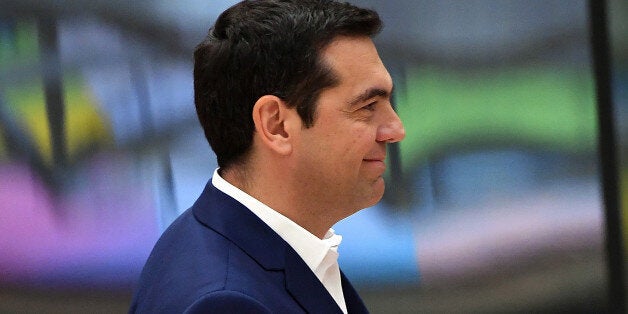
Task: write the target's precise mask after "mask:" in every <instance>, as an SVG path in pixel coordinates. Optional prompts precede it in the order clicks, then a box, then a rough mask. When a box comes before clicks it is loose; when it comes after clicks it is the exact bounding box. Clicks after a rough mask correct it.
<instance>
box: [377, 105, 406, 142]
mask: <svg viewBox="0 0 628 314" xmlns="http://www.w3.org/2000/svg"><path fill="white" fill-rule="evenodd" d="M404 137H406V130H405V129H404V127H403V123H402V122H401V119H399V115H397V113H396V112H395V111H394V110H393V109H392V107H390V108H389V114H388V115H387V118H386V120H385V121H384V123H382V124H381V125H380V126H379V128H378V129H377V137H376V140H377V141H378V142H384V143H396V142H400V141H401V140H403V138H404Z"/></svg>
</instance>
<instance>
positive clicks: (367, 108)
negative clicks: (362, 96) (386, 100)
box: [362, 102, 376, 111]
mask: <svg viewBox="0 0 628 314" xmlns="http://www.w3.org/2000/svg"><path fill="white" fill-rule="evenodd" d="M375 104H376V102H372V103H370V104H368V105H366V106H364V107H362V109H366V110H368V111H375Z"/></svg>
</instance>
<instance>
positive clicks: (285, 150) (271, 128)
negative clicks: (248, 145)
mask: <svg viewBox="0 0 628 314" xmlns="http://www.w3.org/2000/svg"><path fill="white" fill-rule="evenodd" d="M291 118H292V114H291V112H290V109H289V108H288V107H287V104H286V102H285V101H283V100H282V99H281V98H279V97H277V96H273V95H264V96H262V97H260V98H259V99H258V100H257V101H256V102H255V105H254V106H253V122H254V123H255V133H256V134H255V135H256V136H258V137H259V139H260V140H261V142H262V143H263V144H264V145H265V146H266V147H268V148H269V149H271V150H273V151H275V152H276V153H278V154H280V155H289V154H290V153H291V152H292V143H291V138H290V132H289V129H288V128H287V127H286V124H287V120H289V119H291Z"/></svg>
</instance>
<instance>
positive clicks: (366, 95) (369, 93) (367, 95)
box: [349, 87, 395, 106]
mask: <svg viewBox="0 0 628 314" xmlns="http://www.w3.org/2000/svg"><path fill="white" fill-rule="evenodd" d="M394 89H395V88H394V87H393V90H392V91H390V92H388V91H387V90H385V89H383V88H377V87H374V88H369V89H367V90H365V91H364V92H363V93H361V94H360V95H358V96H356V97H354V98H352V99H351V100H350V101H349V105H350V106H354V105H357V104H359V103H361V102H364V101H367V100H369V99H371V98H374V97H386V98H390V97H391V95H392V93H393V92H394Z"/></svg>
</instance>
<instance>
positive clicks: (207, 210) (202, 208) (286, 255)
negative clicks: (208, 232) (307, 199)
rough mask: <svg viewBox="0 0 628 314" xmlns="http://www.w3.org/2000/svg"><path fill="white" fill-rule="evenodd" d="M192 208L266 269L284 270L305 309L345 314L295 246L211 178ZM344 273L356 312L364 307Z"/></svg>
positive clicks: (288, 284) (350, 305) (349, 306)
mask: <svg viewBox="0 0 628 314" xmlns="http://www.w3.org/2000/svg"><path fill="white" fill-rule="evenodd" d="M192 210H193V212H194V216H195V217H196V219H197V220H198V221H199V222H201V223H202V224H203V225H205V226H207V227H209V228H211V229H213V230H215V231H216V232H218V233H220V234H221V235H223V236H224V237H225V238H227V239H229V240H230V241H231V242H233V243H234V244H235V245H237V246H238V247H240V249H242V250H243V251H244V252H246V253H247V254H248V255H249V256H251V258H253V259H254V260H256V261H257V262H258V263H259V264H260V265H261V266H262V267H264V268H265V269H266V270H283V271H284V272H285V280H286V289H287V290H288V292H289V293H290V294H291V295H292V297H293V298H294V299H295V300H296V301H297V302H298V303H299V304H300V305H301V306H302V307H303V308H304V309H305V310H306V311H308V312H311V313H342V311H341V310H340V308H339V307H338V305H337V304H336V302H335V301H334V299H333V298H332V297H331V295H330V294H329V293H328V292H327V290H326V289H325V287H324V286H323V284H322V283H321V282H320V281H319V280H318V278H316V276H315V275H314V273H313V272H312V271H311V270H310V268H309V267H308V266H307V265H306V264H305V262H304V261H303V260H302V259H301V257H300V256H299V255H298V254H297V253H296V252H295V251H294V249H292V247H290V246H289V245H288V244H287V243H286V242H285V241H284V240H283V239H282V238H281V237H280V236H279V235H278V234H277V233H275V232H274V231H273V230H272V229H271V228H270V227H269V226H267V225H266V224H265V223H264V222H263V221H262V220H261V219H259V218H258V217H257V216H256V215H255V214H253V213H252V212H251V211H250V210H249V209H248V208H246V207H245V206H244V205H242V204H241V203H240V202H238V201H236V200H235V199H233V198H232V197H230V196H228V195H226V194H225V193H223V192H222V191H220V190H218V189H216V188H215V187H214V186H213V185H212V184H211V180H210V182H209V183H208V184H207V185H206V186H205V190H204V191H203V193H202V194H201V196H200V197H199V199H198V200H197V201H196V203H194V205H193V206H192ZM341 276H342V287H343V293H344V294H345V302H346V303H347V309H348V310H349V312H350V313H353V312H354V310H353V308H356V306H354V304H355V303H356V301H357V302H358V303H359V304H361V305H362V308H364V305H363V304H362V301H361V300H360V298H359V296H358V295H357V293H356V292H355V290H354V289H353V287H351V284H349V282H348V281H347V279H346V277H344V274H343V275H341ZM355 298H357V300H354V299H355ZM367 312H368V311H366V308H364V311H357V312H356V313H367Z"/></svg>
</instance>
